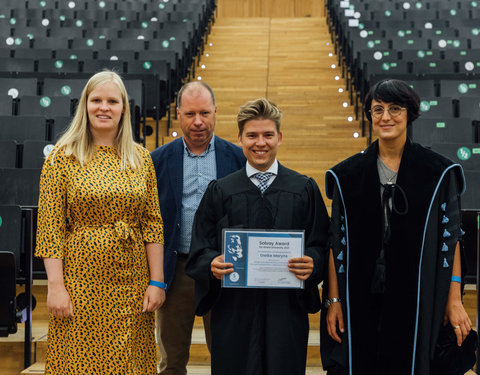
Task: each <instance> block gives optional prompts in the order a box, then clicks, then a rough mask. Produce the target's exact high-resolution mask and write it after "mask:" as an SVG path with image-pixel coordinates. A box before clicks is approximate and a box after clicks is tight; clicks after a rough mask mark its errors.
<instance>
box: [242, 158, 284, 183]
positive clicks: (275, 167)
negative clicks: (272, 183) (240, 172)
mask: <svg viewBox="0 0 480 375" xmlns="http://www.w3.org/2000/svg"><path fill="white" fill-rule="evenodd" d="M246 169H247V176H248V177H249V178H250V177H252V176H253V175H254V174H255V173H264V172H263V171H259V170H258V169H256V168H253V167H252V166H251V165H250V163H249V162H248V161H247V166H246ZM265 172H270V173H273V174H274V175H275V176H276V175H277V174H278V161H277V159H275V161H274V162H273V164H272V165H271V166H270V168H268V169H267V170H266V171H265Z"/></svg>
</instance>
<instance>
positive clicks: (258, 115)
mask: <svg viewBox="0 0 480 375" xmlns="http://www.w3.org/2000/svg"><path fill="white" fill-rule="evenodd" d="M250 120H272V121H273V122H274V123H275V126H276V128H277V132H278V133H280V123H281V121H282V111H280V109H279V108H278V107H277V106H276V105H275V103H273V102H271V101H270V100H268V99H266V98H258V99H254V100H250V101H248V102H246V103H245V104H244V105H242V106H241V107H240V109H239V110H238V115H237V125H238V134H242V133H243V128H244V126H245V123H246V122H248V121H250Z"/></svg>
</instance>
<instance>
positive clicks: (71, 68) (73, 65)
mask: <svg viewBox="0 0 480 375" xmlns="http://www.w3.org/2000/svg"><path fill="white" fill-rule="evenodd" d="M37 71H38V72H39V73H58V74H62V73H78V72H79V71H80V69H79V64H78V61H77V60H70V59H61V58H55V59H39V60H38V68H37Z"/></svg>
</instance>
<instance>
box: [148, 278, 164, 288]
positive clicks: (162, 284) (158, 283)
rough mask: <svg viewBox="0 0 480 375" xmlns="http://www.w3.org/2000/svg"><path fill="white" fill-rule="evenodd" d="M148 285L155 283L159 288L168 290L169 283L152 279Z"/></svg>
mask: <svg viewBox="0 0 480 375" xmlns="http://www.w3.org/2000/svg"><path fill="white" fill-rule="evenodd" d="M148 285H153V286H156V287H157V288H161V289H164V290H167V284H165V283H162V282H161V281H155V280H150V282H149V283H148Z"/></svg>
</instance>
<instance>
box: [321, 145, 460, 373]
mask: <svg viewBox="0 0 480 375" xmlns="http://www.w3.org/2000/svg"><path fill="white" fill-rule="evenodd" d="M377 157H378V141H376V142H374V143H373V144H372V145H371V146H370V147H369V148H368V149H367V150H365V152H363V153H359V154H357V155H354V156H352V157H350V158H348V159H347V160H345V161H343V162H341V163H340V164H338V165H336V166H335V167H333V168H332V169H331V170H329V171H327V175H326V191H327V196H328V197H329V198H331V199H333V202H332V229H331V231H332V240H331V246H332V250H333V258H334V262H335V269H336V271H337V280H338V287H339V291H340V299H341V300H342V310H343V317H344V326H345V332H344V333H343V334H342V343H336V342H334V341H333V340H332V339H331V337H330V336H329V335H328V333H327V329H326V315H327V311H326V310H325V311H322V322H321V335H320V337H321V343H320V348H321V352H322V364H323V367H324V369H325V370H328V374H335V375H336V374H341V375H347V374H350V375H361V374H373V375H376V374H381V375H434V374H436V373H437V372H436V371H435V370H433V366H434V363H433V358H434V352H435V344H436V342H437V338H438V335H439V332H440V328H441V326H442V324H443V319H444V312H445V305H446V302H447V296H448V292H449V288H450V282H451V280H450V279H451V276H452V266H453V260H454V253H455V249H456V245H457V243H458V242H459V241H461V239H462V231H461V228H460V224H461V217H460V201H459V196H460V194H461V193H462V192H463V190H464V184H465V182H464V177H463V171H462V168H461V167H460V166H459V165H458V164H453V163H452V162H451V161H450V160H448V159H446V158H444V157H443V156H441V155H439V154H436V153H434V152H432V151H430V150H427V149H425V148H423V147H422V146H420V145H418V144H415V143H412V142H411V141H410V140H409V139H407V142H406V143H405V148H404V152H403V156H402V161H401V164H400V169H399V171H398V179H397V182H396V183H397V185H398V186H400V187H401V188H402V190H403V191H404V193H405V196H402V194H401V192H400V191H399V192H397V194H396V197H395V201H396V202H395V204H396V207H397V208H398V210H399V211H400V212H401V211H406V213H405V214H404V215H400V214H398V213H397V212H395V211H393V212H392V217H391V238H392V240H391V247H390V248H389V249H388V252H386V254H385V261H386V290H385V292H384V294H383V295H382V296H381V297H379V296H376V295H372V293H371V290H370V287H371V284H372V276H373V274H374V268H375V262H376V259H377V256H378V254H379V251H380V248H381V246H382V244H381V241H382V234H381V230H382V207H381V202H380V192H379V189H380V182H379V176H378V171H377ZM462 259H463V257H462ZM463 269H464V267H463V266H462V270H463ZM327 291H328V286H327V285H326V283H324V286H323V293H324V295H323V298H325V299H326V298H328V295H327V294H328V293H327Z"/></svg>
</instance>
